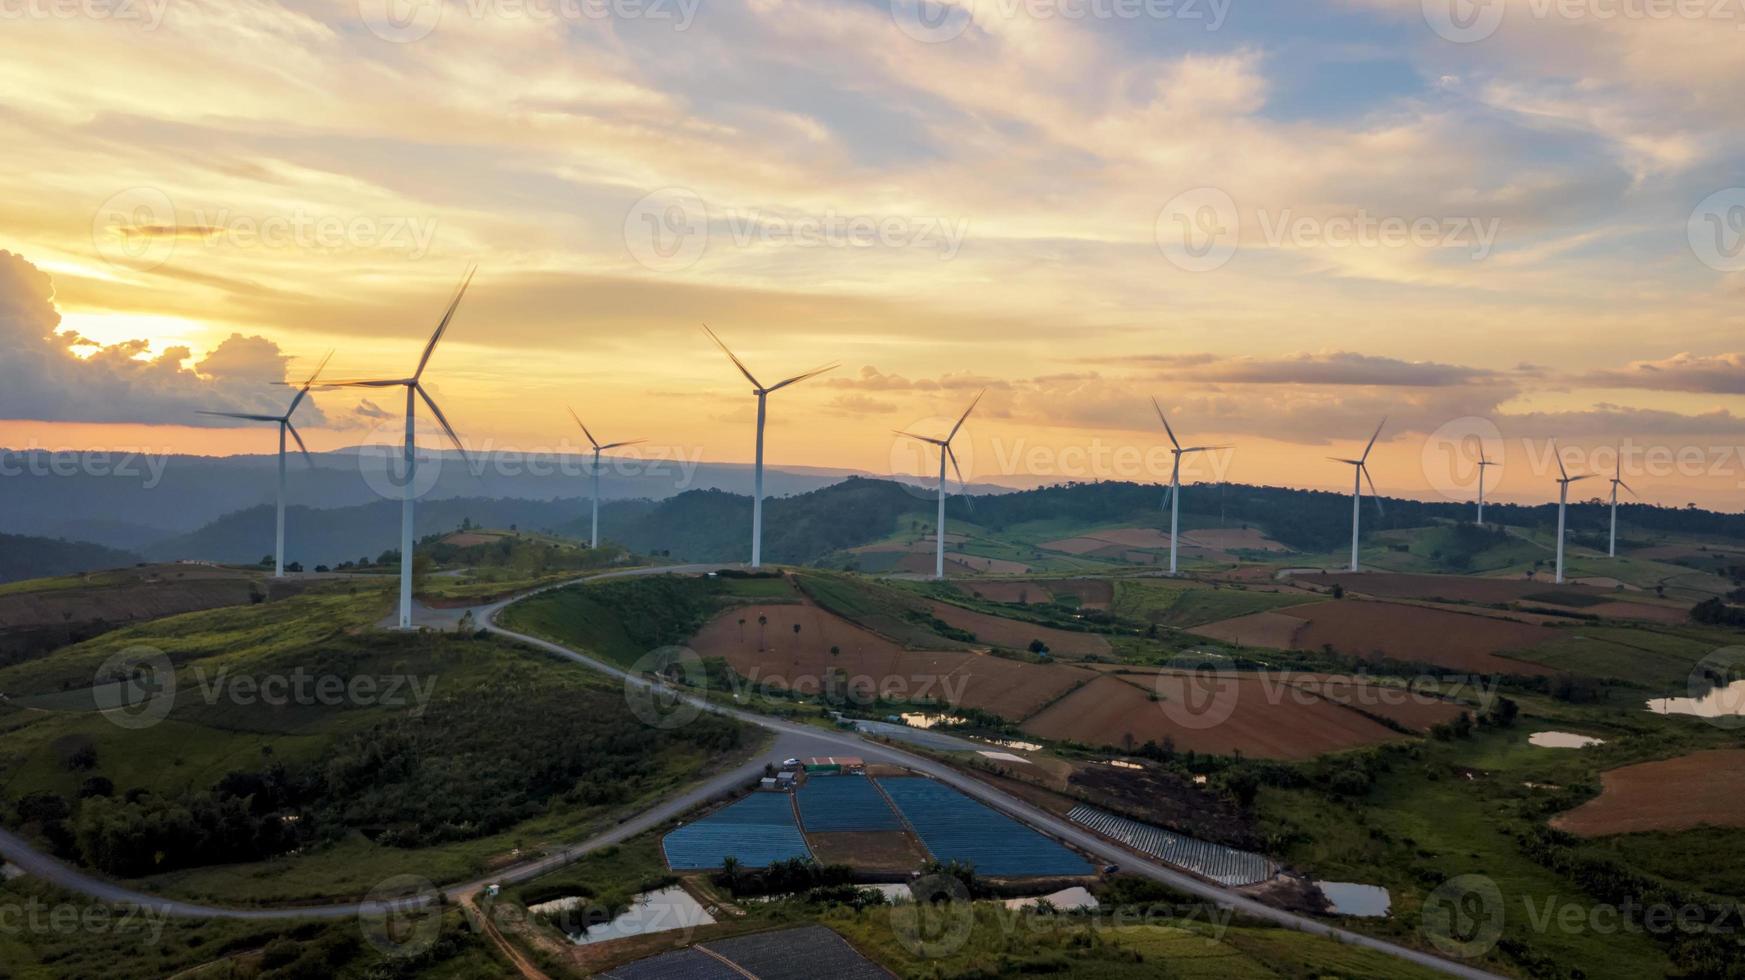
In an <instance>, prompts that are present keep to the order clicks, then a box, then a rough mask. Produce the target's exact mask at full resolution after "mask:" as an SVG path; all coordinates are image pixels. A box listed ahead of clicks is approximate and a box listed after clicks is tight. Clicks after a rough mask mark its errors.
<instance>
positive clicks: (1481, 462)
mask: <svg viewBox="0 0 1745 980" xmlns="http://www.w3.org/2000/svg"><path fill="white" fill-rule="evenodd" d="M1495 465H1497V464H1496V463H1495V462H1493V461H1492V460H1490V459H1488V458H1486V456H1485V454H1484V443H1482V442H1481V443H1479V444H1478V526H1479V527H1484V471H1485V470H1487V469H1489V468H1490V467H1492V466H1495Z"/></svg>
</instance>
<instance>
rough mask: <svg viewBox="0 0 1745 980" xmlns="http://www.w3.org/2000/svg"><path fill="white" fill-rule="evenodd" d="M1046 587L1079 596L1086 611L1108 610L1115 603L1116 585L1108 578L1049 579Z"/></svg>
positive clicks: (1080, 602) (1044, 582) (1057, 591)
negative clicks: (1110, 604)
mask: <svg viewBox="0 0 1745 980" xmlns="http://www.w3.org/2000/svg"><path fill="white" fill-rule="evenodd" d="M1038 584H1041V585H1045V586H1047V587H1048V588H1050V589H1053V590H1054V591H1055V592H1056V593H1058V594H1062V595H1070V596H1077V597H1078V601H1079V605H1080V606H1082V607H1083V608H1085V609H1107V608H1109V603H1111V602H1114V601H1115V583H1113V582H1111V581H1109V580H1108V579H1106V578H1061V579H1047V580H1045V581H1043V582H1040V583H1038Z"/></svg>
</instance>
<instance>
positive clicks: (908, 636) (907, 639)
mask: <svg viewBox="0 0 1745 980" xmlns="http://www.w3.org/2000/svg"><path fill="white" fill-rule="evenodd" d="M794 581H795V583H796V584H798V585H799V587H800V590H801V591H802V592H804V593H806V597H807V598H809V599H811V600H812V601H813V602H816V603H817V604H818V605H820V606H822V607H824V608H825V609H827V610H829V611H830V612H833V613H835V614H836V615H838V616H841V617H842V618H844V619H846V620H849V621H850V622H853V623H858V624H860V625H861V626H864V627H866V628H867V629H869V630H872V631H873V632H874V633H878V634H880V635H882V636H886V637H889V638H891V639H892V640H895V641H897V642H898V643H901V644H903V645H904V646H906V647H910V648H913V649H917V650H950V649H956V648H960V647H961V646H962V645H963V644H965V643H971V642H974V639H975V638H974V637H972V636H968V635H967V634H963V633H962V632H961V631H959V630H954V629H952V628H951V627H950V626H947V625H946V624H944V623H941V622H939V621H937V620H935V619H934V618H933V612H932V610H931V609H929V608H928V607H927V604H926V603H925V602H924V601H922V599H921V597H920V596H919V595H917V594H916V592H915V591H914V590H911V589H906V588H903V587H901V586H899V585H897V584H895V583H885V582H875V581H872V580H869V579H864V578H859V577H856V576H853V575H843V574H839V573H833V572H799V573H796V574H795V576H794Z"/></svg>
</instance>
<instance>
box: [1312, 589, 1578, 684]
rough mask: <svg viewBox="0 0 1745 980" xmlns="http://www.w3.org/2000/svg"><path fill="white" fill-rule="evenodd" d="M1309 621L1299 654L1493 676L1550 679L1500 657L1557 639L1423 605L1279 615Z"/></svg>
mask: <svg viewBox="0 0 1745 980" xmlns="http://www.w3.org/2000/svg"><path fill="white" fill-rule="evenodd" d="M1279 612H1280V613H1281V614H1283V615H1285V616H1293V617H1296V618H1299V619H1304V620H1307V621H1308V625H1307V626H1306V627H1305V628H1304V629H1303V631H1302V632H1301V633H1298V634H1297V637H1296V646H1297V647H1298V648H1299V649H1303V650H1318V649H1322V648H1324V647H1331V648H1332V649H1333V650H1334V651H1335V652H1337V653H1342V654H1346V655H1348V656H1355V657H1363V658H1366V659H1383V658H1386V659H1392V660H1402V661H1407V662H1413V663H1431V664H1436V665H1438V666H1442V667H1450V668H1453V669H1455V670H1469V671H1474V672H1478V673H1487V674H1488V673H1497V674H1550V673H1554V671H1552V670H1551V669H1550V668H1549V667H1543V666H1541V665H1539V664H1533V663H1528V662H1526V661H1524V660H1511V659H1508V658H1506V657H1502V656H1499V654H1500V653H1502V652H1504V651H1508V650H1524V649H1527V648H1529V647H1533V646H1537V645H1539V644H1542V643H1547V642H1550V641H1551V640H1554V639H1556V638H1557V636H1558V633H1557V631H1556V630H1553V629H1551V628H1550V627H1546V626H1534V625H1532V624H1530V623H1513V622H1509V621H1507V620H1502V619H1493V618H1491V617H1488V616H1468V615H1464V614H1461V613H1455V612H1445V611H1443V610H1440V609H1430V608H1427V607H1424V606H1409V605H1400V604H1398V603H1391V602H1366V601H1363V600H1358V599H1336V600H1332V601H1330V602H1317V603H1311V604H1309V605H1305V606H1291V607H1288V608H1285V609H1281V610H1279Z"/></svg>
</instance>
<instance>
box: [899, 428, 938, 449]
mask: <svg viewBox="0 0 1745 980" xmlns="http://www.w3.org/2000/svg"><path fill="white" fill-rule="evenodd" d="M891 431H892V432H895V433H896V434H897V435H900V436H907V437H909V438H910V439H916V440H919V441H921V442H928V443H932V444H933V445H935V446H943V445H945V441H944V440H942V439H934V438H932V437H931V436H918V435H916V434H915V433H913V432H904V431H903V430H902V429H892V430H891Z"/></svg>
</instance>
